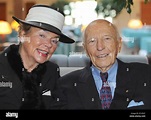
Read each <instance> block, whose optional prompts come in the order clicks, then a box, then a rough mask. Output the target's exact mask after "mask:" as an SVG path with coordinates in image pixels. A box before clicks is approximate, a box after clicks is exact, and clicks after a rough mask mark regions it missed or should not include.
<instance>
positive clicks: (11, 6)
mask: <svg viewBox="0 0 151 120" xmlns="http://www.w3.org/2000/svg"><path fill="white" fill-rule="evenodd" d="M34 4H47V5H50V6H56V7H58V8H59V9H60V10H62V12H63V13H64V14H65V25H64V27H63V32H64V33H65V34H67V35H68V36H70V37H72V38H73V39H74V40H75V41H76V42H75V43H73V44H64V43H59V45H58V48H57V50H56V52H55V54H66V55H70V54H83V53H84V50H83V47H82V34H83V30H84V29H85V27H86V26H87V25H88V24H89V23H90V22H91V21H93V20H95V19H98V18H101V19H106V20H108V21H110V22H112V23H113V24H115V25H116V27H117V29H118V31H119V33H120V34H121V37H122V38H123V46H122V51H121V53H120V54H138V55H144V56H146V55H151V14H150V11H151V1H150V0H0V51H3V50H4V49H5V48H6V47H8V46H9V45H10V44H18V35H17V30H18V24H17V23H16V22H15V21H13V19H12V16H13V15H14V16H17V17H18V18H20V19H24V18H25V16H26V14H27V12H28V10H29V9H30V7H31V6H33V5H34Z"/></svg>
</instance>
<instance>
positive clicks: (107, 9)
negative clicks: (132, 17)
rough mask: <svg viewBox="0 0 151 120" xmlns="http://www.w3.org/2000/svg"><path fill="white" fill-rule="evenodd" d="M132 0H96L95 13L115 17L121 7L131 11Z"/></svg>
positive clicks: (128, 11) (145, 1)
mask: <svg viewBox="0 0 151 120" xmlns="http://www.w3.org/2000/svg"><path fill="white" fill-rule="evenodd" d="M147 2H149V0H144V3H147ZM133 4H134V3H133V0H98V4H97V7H96V12H97V13H103V15H104V17H109V16H110V17H113V18H114V17H116V16H117V15H118V14H119V13H120V12H121V10H122V9H124V8H125V9H126V11H127V13H129V14H130V13H131V12H132V10H131V6H132V5H133Z"/></svg>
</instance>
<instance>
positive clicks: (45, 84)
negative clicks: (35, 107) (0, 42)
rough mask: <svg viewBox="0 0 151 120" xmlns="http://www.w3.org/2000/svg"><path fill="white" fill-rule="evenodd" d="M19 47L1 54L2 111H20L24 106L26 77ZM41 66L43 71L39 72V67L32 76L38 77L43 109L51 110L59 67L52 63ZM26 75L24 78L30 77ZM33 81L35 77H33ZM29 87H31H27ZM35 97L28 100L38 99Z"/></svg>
mask: <svg viewBox="0 0 151 120" xmlns="http://www.w3.org/2000/svg"><path fill="white" fill-rule="evenodd" d="M18 47H19V46H18V45H11V46H10V47H8V48H7V49H6V50H5V51H3V52H2V53H1V54H0V109H20V107H21V106H22V104H23V102H22V101H24V97H23V95H24V94H23V92H24V90H23V88H24V89H25V88H26V87H23V81H24V78H25V77H23V74H22V71H23V68H22V66H23V65H22V62H21V59H20V57H19V56H18ZM40 66H41V68H42V69H41V70H39V68H40V67H38V68H37V70H35V71H34V73H32V74H33V76H35V75H36V76H37V78H38V79H37V78H36V80H39V81H38V82H39V83H38V82H37V84H39V85H38V87H37V91H39V94H40V95H39V96H40V97H42V103H43V108H42V109H50V106H51V103H52V100H53V99H52V96H51V92H52V91H53V90H54V88H55V85H56V80H57V79H58V78H59V77H60V72H59V67H58V65H56V64H54V63H52V62H50V61H48V62H46V63H44V64H42V65H40ZM38 70H39V71H38ZM24 74H25V75H24V76H26V77H27V76H28V75H26V73H24ZM27 79H28V78H27ZM32 79H34V77H31V80H32ZM26 81H27V80H26ZM24 82H25V81H24ZM27 87H29V86H28V85H27ZM31 88H32V86H31ZM33 95H34V96H28V98H29V99H30V98H34V97H37V96H36V95H35V94H33ZM33 100H36V99H33ZM31 103H32V102H31ZM31 103H30V104H31ZM35 103H36V101H33V103H32V104H35ZM32 104H31V106H32ZM29 109H30V108H29ZM31 109H32V107H31Z"/></svg>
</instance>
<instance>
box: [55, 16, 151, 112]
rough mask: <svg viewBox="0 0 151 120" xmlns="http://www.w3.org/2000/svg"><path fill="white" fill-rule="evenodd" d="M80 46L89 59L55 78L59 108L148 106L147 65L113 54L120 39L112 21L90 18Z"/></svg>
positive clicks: (150, 79) (150, 87)
mask: <svg viewBox="0 0 151 120" xmlns="http://www.w3.org/2000/svg"><path fill="white" fill-rule="evenodd" d="M83 46H84V48H85V51H86V53H87V55H88V56H89V58H90V61H91V63H90V65H89V66H86V67H85V68H84V69H81V70H77V71H74V72H71V73H69V74H67V75H65V76H63V77H61V78H59V82H58V90H57V91H56V93H55V95H56V96H55V97H56V101H58V104H57V105H62V107H61V108H63V109H103V110H106V109H151V95H149V94H150V93H149V91H150V90H151V84H150V82H151V74H150V73H151V67H150V66H149V65H147V64H142V63H124V62H122V61H121V60H119V59H118V58H117V54H118V53H119V52H120V50H121V47H122V40H121V37H120V36H119V33H118V31H117V29H116V28H115V26H114V25H113V24H112V23H110V22H108V21H106V20H103V19H97V20H94V21H92V22H91V23H90V24H89V25H88V26H87V28H86V29H85V33H84V43H83Z"/></svg>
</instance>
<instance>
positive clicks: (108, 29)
mask: <svg viewBox="0 0 151 120" xmlns="http://www.w3.org/2000/svg"><path fill="white" fill-rule="evenodd" d="M85 35H86V36H85V44H84V47H85V50H86V52H87V54H88V56H89V57H90V59H91V61H92V63H93V65H94V66H96V67H97V68H98V69H100V70H101V71H104V72H105V71H107V70H108V69H109V68H110V67H111V66H112V65H113V64H114V62H115V60H116V56H117V54H118V52H119V51H120V49H121V40H120V39H119V40H117V39H118V38H117V33H116V31H115V29H114V27H113V26H112V25H111V24H109V23H108V22H96V23H93V24H91V25H90V26H88V28H87V29H86V34H85Z"/></svg>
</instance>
